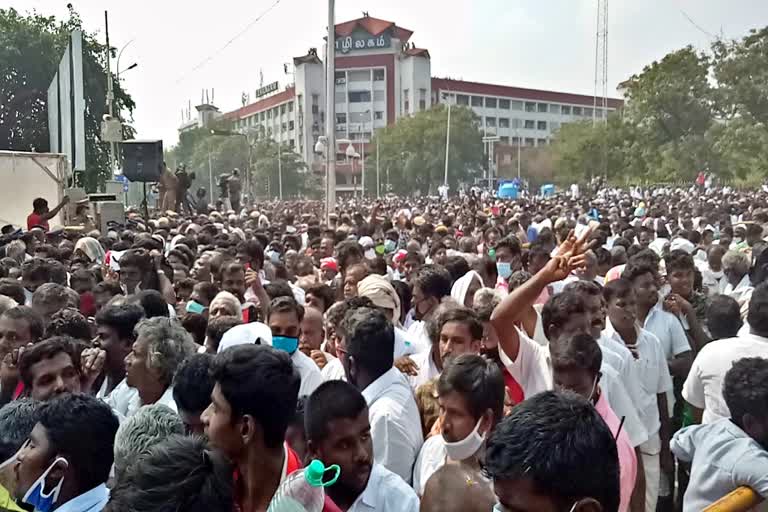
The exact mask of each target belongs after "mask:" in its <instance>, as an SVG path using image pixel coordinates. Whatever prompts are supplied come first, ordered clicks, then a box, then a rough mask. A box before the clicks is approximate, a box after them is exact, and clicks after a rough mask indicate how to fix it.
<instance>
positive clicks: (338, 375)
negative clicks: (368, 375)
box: [320, 357, 347, 381]
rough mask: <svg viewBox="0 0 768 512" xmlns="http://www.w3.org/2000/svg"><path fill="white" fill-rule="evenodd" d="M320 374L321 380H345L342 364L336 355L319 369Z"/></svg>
mask: <svg viewBox="0 0 768 512" xmlns="http://www.w3.org/2000/svg"><path fill="white" fill-rule="evenodd" d="M320 375H321V376H322V377H323V381H327V380H344V381H345V380H347V375H346V374H345V373H344V365H343V364H341V359H339V358H336V357H335V358H333V359H331V360H330V361H328V363H327V364H326V365H325V366H324V367H323V369H322V370H321V371H320Z"/></svg>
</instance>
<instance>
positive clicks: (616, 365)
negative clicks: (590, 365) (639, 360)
mask: <svg viewBox="0 0 768 512" xmlns="http://www.w3.org/2000/svg"><path fill="white" fill-rule="evenodd" d="M597 344H598V345H600V350H601V351H602V353H603V359H604V360H606V361H607V362H608V364H609V365H610V366H611V367H612V368H613V369H614V370H616V371H617V372H618V373H619V378H620V379H621V382H622V384H624V389H626V390H627V393H628V394H629V397H630V398H631V399H632V403H633V404H638V403H640V401H641V397H642V395H643V391H642V388H641V386H640V375H639V374H638V371H639V370H638V365H636V364H635V356H633V355H632V352H630V351H629V349H628V348H627V347H626V346H625V345H624V343H623V342H621V341H617V340H615V339H613V338H611V337H608V336H606V335H605V334H604V333H601V335H600V337H599V338H598V339H597ZM614 412H615V411H614Z"/></svg>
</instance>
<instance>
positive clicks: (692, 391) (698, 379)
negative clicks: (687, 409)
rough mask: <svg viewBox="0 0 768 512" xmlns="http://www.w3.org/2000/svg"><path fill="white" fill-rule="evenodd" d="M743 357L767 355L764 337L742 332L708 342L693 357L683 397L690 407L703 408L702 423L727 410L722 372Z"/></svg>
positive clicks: (711, 420)
mask: <svg viewBox="0 0 768 512" xmlns="http://www.w3.org/2000/svg"><path fill="white" fill-rule="evenodd" d="M744 357H762V358H766V359H768V338H763V337H762V336H757V335H756V334H746V335H744V336H739V337H737V338H726V339H722V340H716V341H713V342H710V343H708V344H707V345H705V346H704V348H702V349H701V351H700V352H699V353H698V355H697V356H696V359H694V360H693V365H692V366H691V371H690V372H689V373H688V378H687V379H685V384H684V385H683V398H685V400H686V401H687V402H688V403H689V404H691V405H692V406H694V407H698V408H699V409H704V415H703V417H702V422H703V423H712V422H714V421H717V420H719V419H721V418H728V417H730V415H731V413H730V411H729V410H728V406H727V405H726V404H725V400H724V399H723V381H724V380H725V373H726V372H727V371H728V370H730V369H731V366H733V363H734V362H735V361H737V360H738V359H742V358H744Z"/></svg>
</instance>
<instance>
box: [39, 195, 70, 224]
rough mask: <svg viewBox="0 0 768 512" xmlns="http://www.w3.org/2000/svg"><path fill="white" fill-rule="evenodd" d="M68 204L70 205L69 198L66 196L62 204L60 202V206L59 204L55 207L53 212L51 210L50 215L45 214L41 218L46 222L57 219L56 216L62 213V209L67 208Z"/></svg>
mask: <svg viewBox="0 0 768 512" xmlns="http://www.w3.org/2000/svg"><path fill="white" fill-rule="evenodd" d="M68 203H69V196H64V197H63V198H62V199H61V202H60V203H59V204H57V205H56V206H55V207H54V209H53V210H50V211H49V212H48V213H44V214H42V215H41V217H42V218H43V219H44V220H51V219H52V218H54V217H55V216H56V215H57V214H58V213H59V212H60V211H61V209H62V208H64V207H65V206H66V205H67V204H68Z"/></svg>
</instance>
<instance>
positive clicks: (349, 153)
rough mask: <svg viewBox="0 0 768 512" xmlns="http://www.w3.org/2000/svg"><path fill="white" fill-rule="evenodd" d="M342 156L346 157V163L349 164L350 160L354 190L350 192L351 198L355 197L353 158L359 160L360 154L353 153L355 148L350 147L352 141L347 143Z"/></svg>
mask: <svg viewBox="0 0 768 512" xmlns="http://www.w3.org/2000/svg"><path fill="white" fill-rule="evenodd" d="M344 154H346V155H347V163H349V159H350V158H351V159H352V179H353V180H354V190H353V192H352V195H353V196H356V195H357V180H355V178H354V174H355V173H354V170H355V158H360V153H358V152H357V151H355V147H354V146H353V145H352V141H350V142H349V145H348V146H347V149H346V151H345V152H344ZM363 193H365V190H363Z"/></svg>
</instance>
